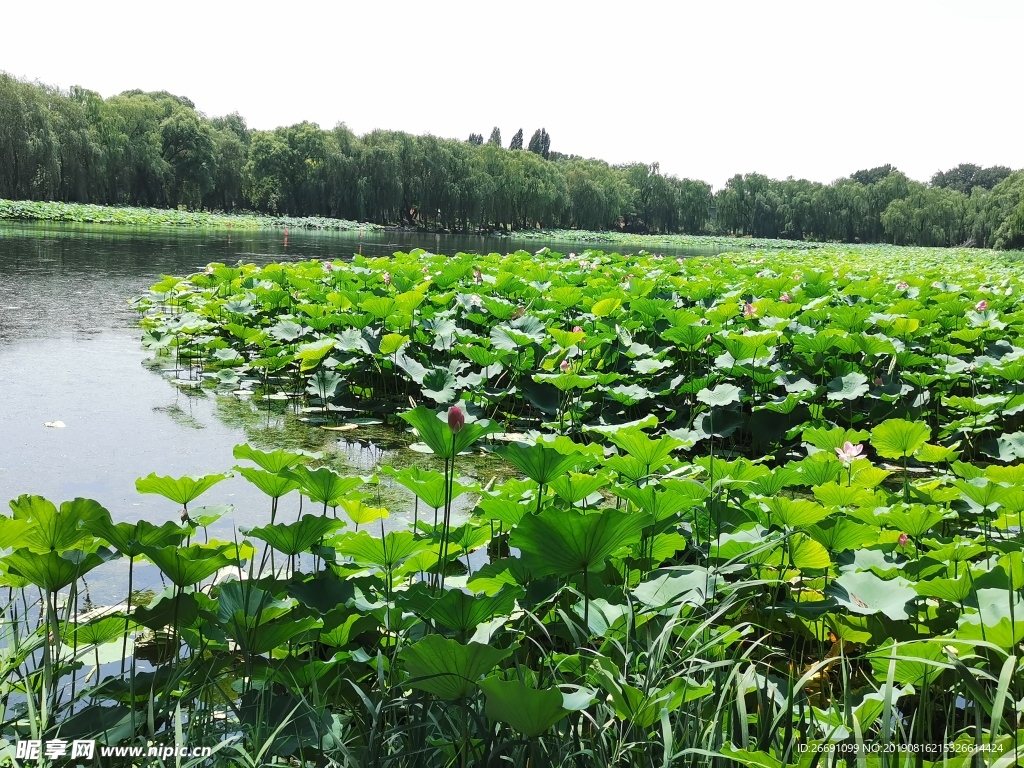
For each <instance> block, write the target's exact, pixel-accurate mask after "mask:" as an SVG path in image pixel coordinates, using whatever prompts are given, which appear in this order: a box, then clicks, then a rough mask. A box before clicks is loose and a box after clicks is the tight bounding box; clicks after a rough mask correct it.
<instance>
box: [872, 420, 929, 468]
mask: <svg viewBox="0 0 1024 768" xmlns="http://www.w3.org/2000/svg"><path fill="white" fill-rule="evenodd" d="M931 433H932V431H931V429H930V428H929V427H928V425H927V424H921V423H920V422H913V421H907V420H905V419H887V420H886V421H883V422H882V423H881V424H879V425H878V426H877V427H875V428H874V429H872V430H871V445H872V446H874V449H875V450H876V451H878V454H879V456H883V457H885V458H887V459H902V458H905V457H907V456H912V455H913V454H914V452H915V451H916V450H918V449H919V448H920V447H921V446H922V445H924V444H925V443H926V442H927V441H928V438H929V437H930V436H931Z"/></svg>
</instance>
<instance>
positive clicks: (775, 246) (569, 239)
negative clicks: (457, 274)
mask: <svg viewBox="0 0 1024 768" xmlns="http://www.w3.org/2000/svg"><path fill="white" fill-rule="evenodd" d="M3 220H12V221H52V222H65V223H73V224H116V225H127V226H138V227H165V228H202V229H244V230H257V229H282V228H286V227H287V228H291V229H320V230H328V231H335V232H348V231H363V232H367V231H382V230H385V229H387V227H383V226H381V225H379V224H371V223H368V222H358V221H349V220H347V219H331V218H326V217H320V216H301V217H293V216H268V215H265V214H257V213H210V212H207V211H185V210H177V209H168V208H135V207H131V206H110V205H90V204H85V203H60V202H40V201H32V200H4V199H0V221H3ZM460 234H461V233H460ZM490 234H492V235H494V236H495V237H509V238H512V239H516V240H529V241H557V242H562V243H580V244H581V245H589V244H600V245H614V246H616V247H618V248H622V247H625V248H630V249H634V248H635V249H637V250H652V249H653V250H657V249H659V248H708V249H713V248H721V249H722V251H744V250H764V251H816V250H820V249H822V248H834V247H837V246H836V244H834V243H826V242H818V241H804V240H775V239H768V238H755V237H725V236H720V235H641V234H633V233H630V232H617V231H608V232H592V231H588V230H578V229H535V230H516V231H513V232H492V233H490ZM838 247H841V248H843V249H844V250H845V249H859V248H864V247H869V248H870V247H878V246H877V245H870V244H863V245H857V244H849V243H846V244H843V245H842V246H838ZM940 250H941V249H940ZM970 252H971V253H982V252H987V251H983V250H982V249H978V250H977V251H975V250H974V249H970ZM1006 253H1016V254H1017V255H1018V256H1019V254H1020V252H1006Z"/></svg>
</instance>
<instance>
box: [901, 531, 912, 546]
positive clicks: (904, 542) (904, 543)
mask: <svg viewBox="0 0 1024 768" xmlns="http://www.w3.org/2000/svg"><path fill="white" fill-rule="evenodd" d="M909 541H910V537H909V536H907V534H905V533H901V534H900V538H899V542H900V546H901V547H905V546H907V542H909Z"/></svg>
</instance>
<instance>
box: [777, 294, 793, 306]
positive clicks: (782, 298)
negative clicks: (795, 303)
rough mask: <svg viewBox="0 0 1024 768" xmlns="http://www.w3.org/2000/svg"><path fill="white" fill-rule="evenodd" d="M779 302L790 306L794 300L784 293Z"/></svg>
mask: <svg viewBox="0 0 1024 768" xmlns="http://www.w3.org/2000/svg"><path fill="white" fill-rule="evenodd" d="M779 301H781V302H782V303H783V304H789V303H790V302H791V301H792V299H791V298H789V294H788V293H784V294H782V295H781V296H779Z"/></svg>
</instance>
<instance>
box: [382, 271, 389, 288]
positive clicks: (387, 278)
mask: <svg viewBox="0 0 1024 768" xmlns="http://www.w3.org/2000/svg"><path fill="white" fill-rule="evenodd" d="M383 278H384V285H391V273H390V272H385V273H384V275H383Z"/></svg>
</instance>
